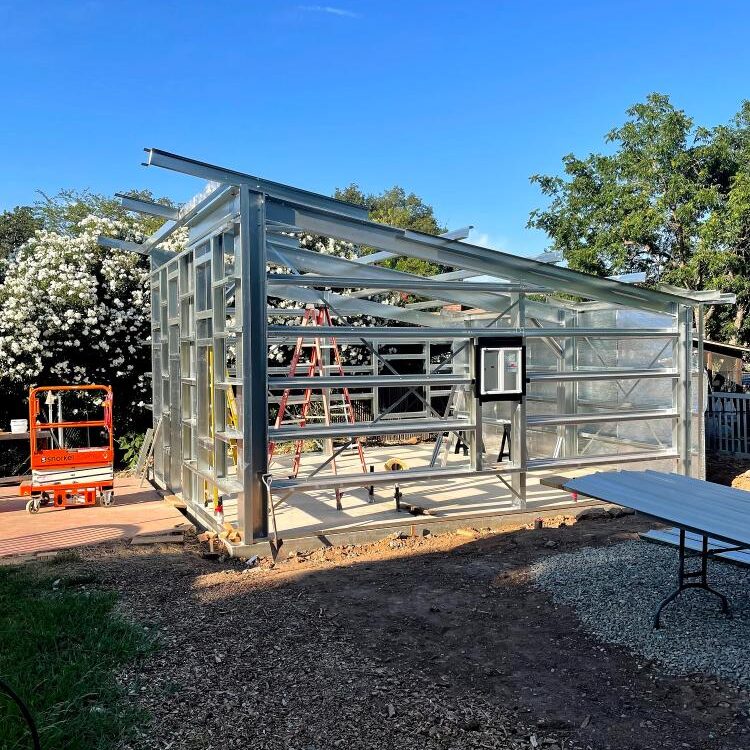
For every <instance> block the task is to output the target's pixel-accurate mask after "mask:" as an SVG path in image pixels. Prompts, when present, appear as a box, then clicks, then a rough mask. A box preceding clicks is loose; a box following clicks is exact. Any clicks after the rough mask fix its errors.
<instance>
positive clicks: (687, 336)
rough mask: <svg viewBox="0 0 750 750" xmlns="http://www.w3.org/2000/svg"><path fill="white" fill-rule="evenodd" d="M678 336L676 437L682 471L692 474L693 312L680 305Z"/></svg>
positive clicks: (678, 309)
mask: <svg viewBox="0 0 750 750" xmlns="http://www.w3.org/2000/svg"><path fill="white" fill-rule="evenodd" d="M677 330H678V337H677V341H676V342H675V347H674V349H675V359H676V363H677V369H678V371H679V373H680V375H679V377H678V378H677V380H676V381H675V407H676V410H677V412H678V413H679V415H680V416H679V419H677V420H676V425H675V430H674V431H673V438H674V443H675V448H676V449H677V453H678V454H679V456H680V460H679V471H680V473H681V474H685V475H686V476H690V475H691V468H692V421H693V413H692V412H693V398H692V387H691V385H692V383H691V381H692V362H693V310H692V308H691V307H687V306H682V305H680V306H679V307H678V308H677Z"/></svg>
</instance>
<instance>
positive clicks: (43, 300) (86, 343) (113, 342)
mask: <svg viewBox="0 0 750 750" xmlns="http://www.w3.org/2000/svg"><path fill="white" fill-rule="evenodd" d="M79 226H80V230H81V232H80V234H79V235H77V236H67V235H61V234H56V233H54V232H49V231H46V230H40V231H37V232H36V234H35V236H34V237H32V238H31V239H30V240H28V241H27V242H26V243H25V244H24V245H22V246H21V247H20V248H19V249H18V250H17V251H16V253H15V254H14V255H13V257H12V259H11V261H10V262H9V264H8V268H7V274H6V276H5V279H4V281H3V283H2V284H1V285H0V387H1V386H2V382H3V381H6V382H9V383H17V384H21V385H23V386H24V387H27V386H30V385H33V384H37V383H45V384H46V383H50V382H52V383H55V382H57V383H60V382H62V383H67V384H71V385H74V384H78V383H107V384H112V385H117V381H118V380H121V381H122V385H123V386H124V387H126V389H127V390H128V391H130V392H129V393H122V394H121V395H122V397H123V398H124V399H127V401H129V402H130V403H135V402H136V401H138V400H139V399H140V400H142V399H143V397H144V396H146V395H147V394H148V391H149V389H150V384H149V381H148V378H147V376H146V373H147V371H149V370H150V369H151V367H150V352H149V348H148V346H145V345H144V342H146V341H147V340H148V337H149V334H150V323H149V317H150V316H149V310H148V306H149V298H148V293H147V290H148V269H147V267H146V265H145V263H144V261H143V259H142V258H141V257H140V256H139V255H136V254H134V253H128V252H117V251H113V250H105V249H103V248H100V247H98V246H97V244H96V240H97V237H98V235H99V234H106V235H108V236H110V237H113V236H114V237H120V238H122V239H126V240H131V241H134V242H140V241H143V239H144V235H143V233H142V232H141V231H140V230H139V228H138V226H137V223H136V222H135V220H134V221H133V223H129V222H126V221H114V220H111V219H99V218H96V217H93V216H89V217H87V218H86V219H84V220H83V221H82V222H81V223H80V225H79ZM148 400H149V401H150V397H149V398H148Z"/></svg>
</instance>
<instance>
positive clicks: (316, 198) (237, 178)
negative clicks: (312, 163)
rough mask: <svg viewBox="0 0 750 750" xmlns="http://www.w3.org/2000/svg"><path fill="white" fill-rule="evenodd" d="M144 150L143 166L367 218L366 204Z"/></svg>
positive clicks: (354, 216) (213, 165)
mask: <svg viewBox="0 0 750 750" xmlns="http://www.w3.org/2000/svg"><path fill="white" fill-rule="evenodd" d="M143 150H144V151H145V152H146V153H147V154H148V157H147V161H145V162H144V166H146V167H162V168H163V169H170V170H172V171H173V172H180V173H182V174H188V175H192V176H193V177H200V178H201V179H204V180H214V181H216V182H221V183H224V184H226V185H247V186H249V187H250V188H251V189H253V190H256V191H258V192H261V193H265V194H266V195H268V196H269V197H272V198H277V199H279V200H282V201H284V200H290V201H295V202H299V203H301V204H303V205H306V206H310V207H311V208H319V209H323V210H325V211H334V212H336V213H338V214H341V215H343V216H349V217H352V218H355V219H367V216H368V209H367V207H363V206H357V205H355V204H353V203H347V202H346V201H340V200H336V199H335V198H329V197H327V196H325V195H320V194H319V193H313V192H311V191H309V190H300V189H299V188H295V187H292V186H291V185H284V184H282V183H280V182H273V181H272V180H266V179H263V178H262V177H256V176H255V175H251V174H246V173H245V172H237V171H235V170H233V169H227V168H226V167H220V166H217V165H215V164H209V163H207V162H203V161H198V160H196V159H189V158H188V157H186V156H179V155H178V154H172V153H169V152H168V151H162V150H161V149H158V148H144V149H143Z"/></svg>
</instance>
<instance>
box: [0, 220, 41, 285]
mask: <svg viewBox="0 0 750 750" xmlns="http://www.w3.org/2000/svg"><path fill="white" fill-rule="evenodd" d="M41 228H42V221H41V219H39V218H38V217H37V216H36V214H35V212H34V209H33V207H31V206H16V207H15V208H14V209H13V210H12V211H3V212H2V213H1V214H0V279H2V277H3V275H4V274H3V265H4V261H6V260H7V259H8V257H9V256H10V254H11V253H12V252H13V251H14V250H15V249H16V248H17V247H20V246H21V245H23V243H24V242H26V240H28V239H29V238H30V237H33V236H34V232H36V230H37V229H41Z"/></svg>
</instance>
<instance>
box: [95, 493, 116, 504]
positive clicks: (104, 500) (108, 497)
mask: <svg viewBox="0 0 750 750" xmlns="http://www.w3.org/2000/svg"><path fill="white" fill-rule="evenodd" d="M114 502H115V491H114V490H104V491H103V492H102V493H101V494H100V495H99V505H103V506H104V507H105V508H108V507H109V506H110V505H114Z"/></svg>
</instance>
